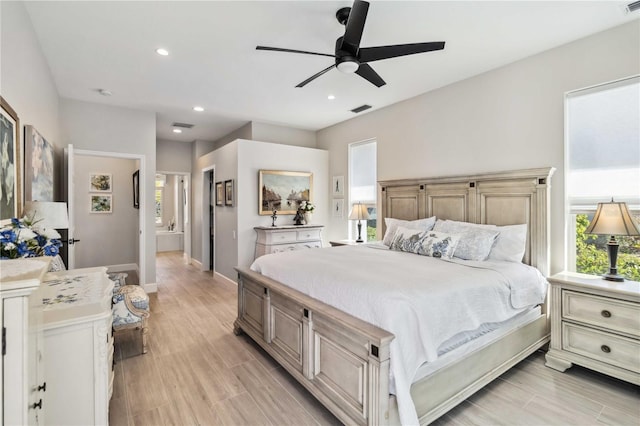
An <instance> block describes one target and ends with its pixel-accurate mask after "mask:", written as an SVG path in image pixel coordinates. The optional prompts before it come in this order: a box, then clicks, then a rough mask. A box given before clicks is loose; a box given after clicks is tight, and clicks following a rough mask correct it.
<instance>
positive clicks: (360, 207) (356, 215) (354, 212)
mask: <svg viewBox="0 0 640 426" xmlns="http://www.w3.org/2000/svg"><path fill="white" fill-rule="evenodd" d="M367 219H369V212H368V211H367V206H365V205H364V204H362V203H357V204H354V205H353V208H352V209H351V213H349V220H357V221H358V239H357V240H356V243H363V242H364V240H363V239H362V223H361V222H360V221H361V220H367Z"/></svg>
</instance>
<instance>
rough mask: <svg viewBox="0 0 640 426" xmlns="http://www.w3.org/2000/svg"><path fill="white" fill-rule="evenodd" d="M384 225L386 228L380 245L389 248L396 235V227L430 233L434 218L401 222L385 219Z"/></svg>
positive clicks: (400, 220)
mask: <svg viewBox="0 0 640 426" xmlns="http://www.w3.org/2000/svg"><path fill="white" fill-rule="evenodd" d="M384 223H385V225H386V226H387V230H386V231H385V233H384V238H383V240H382V243H383V244H384V245H385V246H388V247H391V243H392V242H393V238H394V237H395V235H396V230H397V229H398V226H403V227H405V228H411V229H420V230H422V231H430V230H431V229H433V225H435V223H436V217H435V216H431V217H428V218H426V219H418V220H402V219H393V218H390V217H387V218H385V219H384Z"/></svg>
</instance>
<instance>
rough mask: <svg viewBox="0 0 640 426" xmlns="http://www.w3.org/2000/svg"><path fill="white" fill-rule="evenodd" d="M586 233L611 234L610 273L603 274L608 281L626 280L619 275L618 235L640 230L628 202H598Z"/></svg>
mask: <svg viewBox="0 0 640 426" xmlns="http://www.w3.org/2000/svg"><path fill="white" fill-rule="evenodd" d="M585 234H595V235H610V236H611V239H610V240H609V242H607V250H608V252H609V273H608V274H604V275H603V276H602V278H603V279H605V280H608V281H624V278H623V277H622V276H621V275H618V268H617V263H618V247H619V245H618V241H617V240H616V235H625V236H639V235H640V230H638V226H637V225H636V224H635V223H634V221H633V218H632V217H631V214H630V213H629V208H628V207H627V203H616V202H614V201H613V198H612V199H611V202H610V203H598V209H597V210H596V214H595V215H594V216H593V220H592V221H591V224H590V225H589V227H588V228H587V230H586V231H585Z"/></svg>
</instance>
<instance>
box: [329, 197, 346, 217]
mask: <svg viewBox="0 0 640 426" xmlns="http://www.w3.org/2000/svg"><path fill="white" fill-rule="evenodd" d="M331 205H332V206H333V207H332V214H333V217H342V216H344V200H343V199H337V198H334V199H333V202H332V203H331Z"/></svg>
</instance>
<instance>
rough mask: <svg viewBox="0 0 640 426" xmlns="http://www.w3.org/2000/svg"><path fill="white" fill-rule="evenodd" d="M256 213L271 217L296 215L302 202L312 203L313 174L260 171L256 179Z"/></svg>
mask: <svg viewBox="0 0 640 426" xmlns="http://www.w3.org/2000/svg"><path fill="white" fill-rule="evenodd" d="M258 181H259V182H258V194H259V195H258V213H259V214H260V215H263V216H271V215H272V214H273V211H274V210H277V211H278V213H280V214H296V211H297V210H298V207H300V203H302V201H310V202H313V191H312V188H313V173H311V172H286V171H280V170H260V173H259V179H258Z"/></svg>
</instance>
